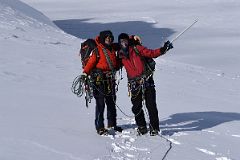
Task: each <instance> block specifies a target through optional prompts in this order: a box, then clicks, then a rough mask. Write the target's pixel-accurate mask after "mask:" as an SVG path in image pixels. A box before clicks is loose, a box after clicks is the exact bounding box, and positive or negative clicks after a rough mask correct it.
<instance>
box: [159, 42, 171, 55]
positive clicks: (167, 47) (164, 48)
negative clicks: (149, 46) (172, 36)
mask: <svg viewBox="0 0 240 160" xmlns="http://www.w3.org/2000/svg"><path fill="white" fill-rule="evenodd" d="M172 48H173V44H172V43H171V42H170V41H167V42H165V43H164V45H163V47H161V52H162V53H163V54H164V53H166V52H167V51H168V50H170V49H172Z"/></svg>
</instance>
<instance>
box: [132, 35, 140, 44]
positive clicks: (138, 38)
mask: <svg viewBox="0 0 240 160" xmlns="http://www.w3.org/2000/svg"><path fill="white" fill-rule="evenodd" d="M133 39H134V41H136V42H138V43H139V44H142V41H141V38H140V37H139V36H136V35H134V36H133Z"/></svg>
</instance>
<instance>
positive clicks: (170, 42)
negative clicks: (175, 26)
mask: <svg viewBox="0 0 240 160" xmlns="http://www.w3.org/2000/svg"><path fill="white" fill-rule="evenodd" d="M197 21H198V20H197V19H196V20H195V21H194V22H193V23H192V24H191V25H190V26H188V27H187V28H185V29H184V30H183V31H182V32H180V33H179V34H178V35H177V36H176V37H175V38H173V39H172V40H171V41H167V43H168V44H172V43H173V42H174V41H175V40H177V39H178V38H179V37H180V36H181V35H182V34H183V33H185V32H186V31H187V30H189V29H190V28H191V27H192V26H193V25H194V24H195V23H197ZM165 43H166V42H165ZM169 46H170V45H169ZM169 46H168V47H167V49H166V51H165V52H164V53H166V52H167V51H168V48H169ZM170 49H171V48H170Z"/></svg>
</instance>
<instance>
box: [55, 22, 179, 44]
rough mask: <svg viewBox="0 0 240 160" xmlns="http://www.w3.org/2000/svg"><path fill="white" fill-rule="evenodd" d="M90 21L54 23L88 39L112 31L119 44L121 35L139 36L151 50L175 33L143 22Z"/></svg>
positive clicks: (68, 31)
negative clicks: (105, 31)
mask: <svg viewBox="0 0 240 160" xmlns="http://www.w3.org/2000/svg"><path fill="white" fill-rule="evenodd" d="M89 20H90V19H68V20H56V21H54V23H55V24H56V25H57V26H58V27H59V28H61V29H62V30H63V31H65V32H66V33H68V34H71V35H73V36H75V37H78V38H82V39H87V38H95V37H96V36H97V35H98V34H99V32H100V31H103V30H111V31H112V32H113V34H114V37H115V42H117V37H118V35H119V34H120V33H122V32H126V33H128V34H130V35H139V36H140V37H141V39H142V41H143V44H144V45H145V46H147V47H149V48H153V49H154V48H158V47H160V46H161V45H162V44H163V42H164V41H166V40H167V38H168V37H169V36H171V35H172V34H173V33H175V31H174V30H173V29H170V28H155V27H154V26H153V25H154V24H152V23H146V22H142V21H129V22H116V23H90V22H88V21H89Z"/></svg>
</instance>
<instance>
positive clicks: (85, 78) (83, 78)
mask: <svg viewBox="0 0 240 160" xmlns="http://www.w3.org/2000/svg"><path fill="white" fill-rule="evenodd" d="M87 77H88V75H87V74H86V73H83V74H81V76H80V79H81V80H83V81H86V80H87Z"/></svg>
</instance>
